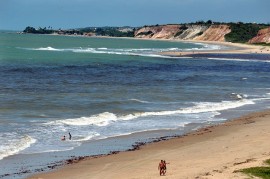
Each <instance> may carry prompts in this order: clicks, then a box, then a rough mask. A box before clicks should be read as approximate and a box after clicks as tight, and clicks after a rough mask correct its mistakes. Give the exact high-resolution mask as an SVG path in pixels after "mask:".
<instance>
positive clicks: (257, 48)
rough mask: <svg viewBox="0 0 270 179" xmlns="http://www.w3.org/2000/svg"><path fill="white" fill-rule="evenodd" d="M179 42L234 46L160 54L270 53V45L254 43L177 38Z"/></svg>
mask: <svg viewBox="0 0 270 179" xmlns="http://www.w3.org/2000/svg"><path fill="white" fill-rule="evenodd" d="M176 41H179V42H189V43H204V44H212V45H220V46H228V47H232V49H218V50H201V51H199V50H194V51H182V52H179V51H173V52H162V53H160V54H162V55H167V56H173V57H190V56H193V55H205V54H210V55H211V54H270V46H263V45H254V44H240V43H232V42H218V41H198V40H190V41H189V40H176Z"/></svg>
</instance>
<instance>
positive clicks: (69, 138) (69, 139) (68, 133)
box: [68, 132, 72, 140]
mask: <svg viewBox="0 0 270 179" xmlns="http://www.w3.org/2000/svg"><path fill="white" fill-rule="evenodd" d="M68 135H69V140H71V137H72V136H71V134H70V132H69V133H68Z"/></svg>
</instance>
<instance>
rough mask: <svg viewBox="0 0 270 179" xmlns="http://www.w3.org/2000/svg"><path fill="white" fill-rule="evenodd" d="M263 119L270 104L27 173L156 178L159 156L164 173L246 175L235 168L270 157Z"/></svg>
mask: <svg viewBox="0 0 270 179" xmlns="http://www.w3.org/2000/svg"><path fill="white" fill-rule="evenodd" d="M268 125H270V110H266V111H262V112H255V113H251V114H248V115H245V116H242V117H239V118H236V119H232V120H228V121H226V122H224V123H221V124H218V125H214V126H208V127H204V128H201V129H199V130H197V131H195V132H190V133H188V134H184V135H181V136H177V137H174V138H172V139H169V140H166V139H165V140H162V139H160V140H159V141H156V142H155V141H154V142H150V143H146V144H144V143H138V144H137V145H136V146H134V149H133V150H130V151H123V152H119V151H115V152H112V153H111V154H108V155H98V156H90V157H78V158H74V159H73V160H68V161H67V162H66V163H67V164H66V165H64V166H62V167H60V168H58V169H57V170H55V171H49V172H47V173H39V174H35V175H33V176H30V177H29V178H28V179H41V178H42V179H46V178H51V179H54V178H55V179H56V178H66V179H68V178H78V179H86V178H89V177H91V178H123V179H124V178H156V177H159V175H158V171H157V164H158V162H159V161H160V159H165V160H166V161H167V162H169V163H170V164H169V166H168V167H167V168H168V173H167V175H166V177H165V178H196V177H197V178H204V177H207V178H222V177H223V178H245V175H243V174H241V173H234V171H235V170H238V169H242V168H246V167H250V166H258V165H261V164H262V162H263V160H266V159H268V158H270V153H269V152H268V149H269V147H270V144H267V142H263V141H267V139H268V138H269V137H270V132H268V131H267V126H268ZM262 134H263V135H262ZM135 171H136V172H135ZM182 171H185V172H182ZM137 173H139V175H137Z"/></svg>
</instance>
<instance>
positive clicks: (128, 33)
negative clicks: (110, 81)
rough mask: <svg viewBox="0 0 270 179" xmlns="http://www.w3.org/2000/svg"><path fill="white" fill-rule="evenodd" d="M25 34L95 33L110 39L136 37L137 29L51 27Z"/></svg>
mask: <svg viewBox="0 0 270 179" xmlns="http://www.w3.org/2000/svg"><path fill="white" fill-rule="evenodd" d="M23 32H24V33H31V34H53V33H56V34H61V35H83V34H87V33H93V34H95V35H97V36H110V37H134V32H135V28H130V27H121V28H119V27H99V28H96V27H87V28H81V29H70V30H61V29H59V30H53V29H52V28H51V27H49V28H48V29H47V28H46V27H44V28H38V29H36V28H34V27H30V26H28V27H26V28H25V29H24V31H23Z"/></svg>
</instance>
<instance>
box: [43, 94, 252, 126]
mask: <svg viewBox="0 0 270 179" xmlns="http://www.w3.org/2000/svg"><path fill="white" fill-rule="evenodd" d="M248 104H255V103H254V102H253V101H252V100H248V99H241V100H240V99H239V100H237V101H222V102H199V103H194V106H191V107H187V108H182V109H178V110H173V111H156V112H140V113H133V114H128V115H116V114H113V113H110V112H104V113H100V114H97V115H93V116H90V117H80V118H74V119H64V120H58V121H52V122H49V123H47V124H56V125H57V124H59V123H61V124H66V125H71V126H87V125H96V126H107V125H109V124H111V123H113V122H116V121H127V120H133V119H137V118H140V117H150V116H169V115H177V114H199V113H210V112H211V113H214V115H219V114H220V113H219V111H223V110H228V109H233V108H238V107H241V106H244V105H248Z"/></svg>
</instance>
